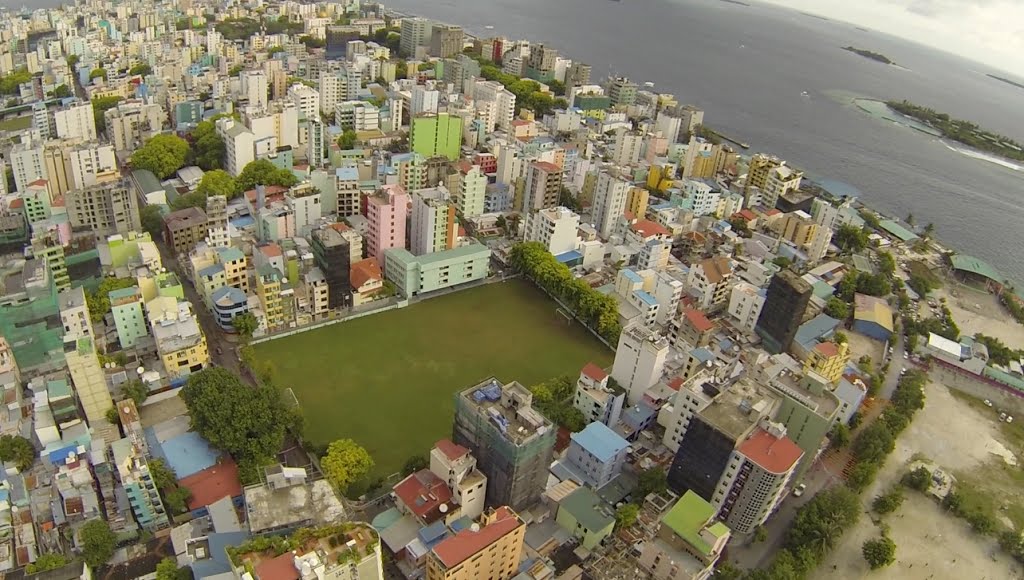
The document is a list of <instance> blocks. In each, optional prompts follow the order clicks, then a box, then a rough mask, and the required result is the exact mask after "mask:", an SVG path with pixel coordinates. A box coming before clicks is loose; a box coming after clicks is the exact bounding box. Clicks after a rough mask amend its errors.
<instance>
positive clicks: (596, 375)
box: [580, 362, 608, 383]
mask: <svg viewBox="0 0 1024 580" xmlns="http://www.w3.org/2000/svg"><path fill="white" fill-rule="evenodd" d="M580 374H583V375H586V376H588V377H590V378H591V379H592V380H594V381H596V382H599V383H600V382H601V381H603V380H605V379H606V378H608V373H606V372H605V371H604V369H602V368H601V367H599V366H597V365H596V364H594V363H592V362H588V363H587V364H586V365H585V366H584V367H583V370H582V371H580Z"/></svg>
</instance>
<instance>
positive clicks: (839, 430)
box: [828, 423, 850, 449]
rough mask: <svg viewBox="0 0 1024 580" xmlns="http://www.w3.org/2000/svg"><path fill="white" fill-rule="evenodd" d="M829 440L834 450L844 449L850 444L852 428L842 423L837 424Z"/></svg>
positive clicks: (830, 433)
mask: <svg viewBox="0 0 1024 580" xmlns="http://www.w3.org/2000/svg"><path fill="white" fill-rule="evenodd" d="M828 439H829V441H830V442H831V443H832V447H833V448H834V449H842V448H843V447H846V446H847V445H849V444H850V428H849V427H847V426H846V425H844V424H842V423H836V424H835V426H833V427H832V430H831V431H829V433H828Z"/></svg>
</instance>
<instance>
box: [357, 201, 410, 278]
mask: <svg viewBox="0 0 1024 580" xmlns="http://www.w3.org/2000/svg"><path fill="white" fill-rule="evenodd" d="M408 215H409V194H408V193H406V192H405V189H404V188H402V186H400V185H385V186H384V187H382V188H381V189H380V191H378V192H377V193H375V194H374V195H371V196H370V197H368V198H367V200H366V219H367V221H369V222H370V231H369V233H368V234H367V236H366V256H367V257H368V258H377V263H378V264H379V263H381V262H383V261H384V250H387V249H390V248H405V228H406V220H407V219H408Z"/></svg>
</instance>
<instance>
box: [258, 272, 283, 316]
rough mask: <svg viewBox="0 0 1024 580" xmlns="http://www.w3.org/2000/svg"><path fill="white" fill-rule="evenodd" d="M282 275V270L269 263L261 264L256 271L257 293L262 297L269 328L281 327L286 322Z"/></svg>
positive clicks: (261, 302)
mask: <svg viewBox="0 0 1024 580" xmlns="http://www.w3.org/2000/svg"><path fill="white" fill-rule="evenodd" d="M282 277H283V276H282V275H281V272H279V271H278V270H277V268H275V267H273V266H271V265H269V264H264V265H262V266H260V268H259V269H258V270H257V271H256V294H257V295H258V296H259V297H260V304H261V305H262V306H263V316H264V317H265V318H266V323H267V328H268V329H274V328H279V327H281V326H284V324H285V322H286V320H285V316H284V303H283V299H282V297H281V279H282Z"/></svg>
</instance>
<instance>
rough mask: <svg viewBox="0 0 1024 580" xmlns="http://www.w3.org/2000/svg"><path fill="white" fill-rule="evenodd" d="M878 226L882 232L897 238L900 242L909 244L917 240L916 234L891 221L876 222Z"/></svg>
mask: <svg viewBox="0 0 1024 580" xmlns="http://www.w3.org/2000/svg"><path fill="white" fill-rule="evenodd" d="M878 225H879V227H881V228H882V229H883V230H885V231H887V232H889V233H890V234H892V235H893V236H895V237H896V238H898V239H899V240H900V241H901V242H909V241H911V240H916V239H917V234H915V233H914V232H912V231H910V230H908V229H907V228H905V227H903V226H901V225H900V224H898V223H896V222H894V221H892V220H881V221H879V222H878Z"/></svg>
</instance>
